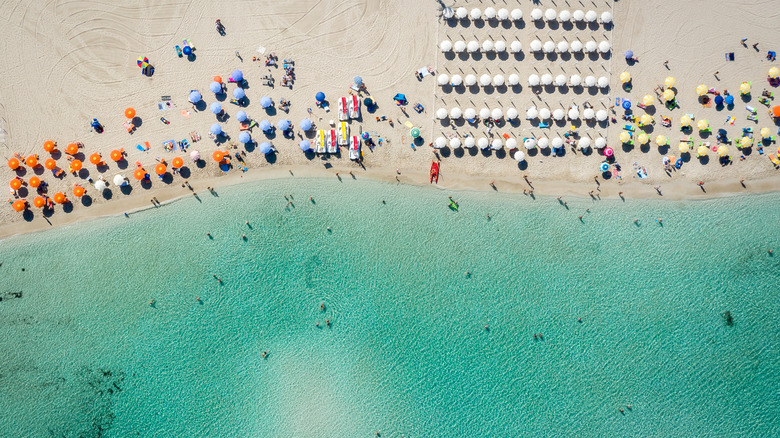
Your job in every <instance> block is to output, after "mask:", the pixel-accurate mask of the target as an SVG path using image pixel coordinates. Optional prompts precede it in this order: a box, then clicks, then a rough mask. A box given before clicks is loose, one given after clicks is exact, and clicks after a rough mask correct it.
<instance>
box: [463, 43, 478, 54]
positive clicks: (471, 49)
mask: <svg viewBox="0 0 780 438" xmlns="http://www.w3.org/2000/svg"><path fill="white" fill-rule="evenodd" d="M466 49H467V50H468V51H469V53H474V52H479V43H478V42H476V41H469V44H468V46H466Z"/></svg>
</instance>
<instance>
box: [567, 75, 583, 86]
mask: <svg viewBox="0 0 780 438" xmlns="http://www.w3.org/2000/svg"><path fill="white" fill-rule="evenodd" d="M569 83H570V84H571V86H572V87H579V86H580V84H582V77H581V76H580V75H571V77H570V78H569Z"/></svg>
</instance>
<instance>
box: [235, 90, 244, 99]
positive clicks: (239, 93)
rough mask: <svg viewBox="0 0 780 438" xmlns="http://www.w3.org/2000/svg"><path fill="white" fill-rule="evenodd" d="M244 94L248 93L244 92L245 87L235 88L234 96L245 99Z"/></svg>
mask: <svg viewBox="0 0 780 438" xmlns="http://www.w3.org/2000/svg"><path fill="white" fill-rule="evenodd" d="M244 96H246V93H245V92H244V89H243V88H236V89H235V90H233V97H235V98H236V99H243V98H244Z"/></svg>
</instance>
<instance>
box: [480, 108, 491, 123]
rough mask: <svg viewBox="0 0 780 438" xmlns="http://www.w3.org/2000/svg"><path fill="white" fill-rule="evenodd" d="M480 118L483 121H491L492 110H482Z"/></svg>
mask: <svg viewBox="0 0 780 438" xmlns="http://www.w3.org/2000/svg"><path fill="white" fill-rule="evenodd" d="M479 117H480V118H481V119H485V120H487V119H489V118H490V110H489V109H487V108H481V109H480V110H479Z"/></svg>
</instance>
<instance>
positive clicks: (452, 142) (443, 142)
mask: <svg viewBox="0 0 780 438" xmlns="http://www.w3.org/2000/svg"><path fill="white" fill-rule="evenodd" d="M447 145H449V146H450V147H451V148H453V149H456V148H459V147H464V148H473V147H474V146H477V147H479V148H480V149H487V148H490V149H493V150H499V149H503V147H504V142H503V141H502V140H501V139H500V138H494V139H493V140H492V141H491V140H488V139H487V137H481V138H479V139H477V138H475V137H471V136H469V137H466V138H464V139H463V141H461V139H460V138H458V137H452V138H450V139H449V140H447V139H446V138H445V137H437V138H436V140H434V141H433V147H434V148H436V149H441V148H443V147H445V146H447ZM506 147H508V148H509V149H516V148H517V140H515V139H514V138H509V139H507V141H506Z"/></svg>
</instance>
